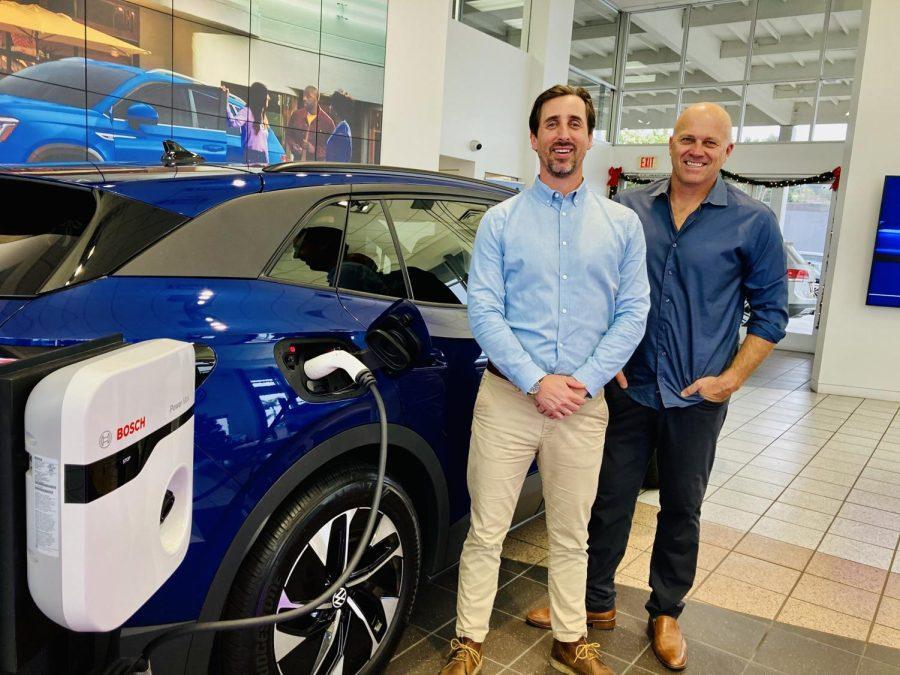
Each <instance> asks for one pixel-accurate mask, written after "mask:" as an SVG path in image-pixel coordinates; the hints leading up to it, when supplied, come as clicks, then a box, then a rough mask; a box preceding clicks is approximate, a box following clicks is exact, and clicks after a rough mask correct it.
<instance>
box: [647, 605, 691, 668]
mask: <svg viewBox="0 0 900 675" xmlns="http://www.w3.org/2000/svg"><path fill="white" fill-rule="evenodd" d="M647 637H649V638H650V644H651V646H652V647H653V653H654V654H656V658H657V659H659V662H660V663H661V664H663V665H664V666H665V667H666V668H668V669H669V670H684V669H685V666H687V643H686V642H685V641H684V636H683V635H682V634H681V629H680V628H679V627H678V621H677V620H676V619H675V618H674V617H671V616H665V615H664V614H660V615H659V616H658V617H656V618H655V619H649V620H648V621H647Z"/></svg>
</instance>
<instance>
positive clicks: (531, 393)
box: [526, 375, 547, 396]
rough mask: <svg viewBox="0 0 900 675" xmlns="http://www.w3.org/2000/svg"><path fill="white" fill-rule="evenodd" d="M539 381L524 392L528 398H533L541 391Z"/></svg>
mask: <svg viewBox="0 0 900 675" xmlns="http://www.w3.org/2000/svg"><path fill="white" fill-rule="evenodd" d="M544 377H547V376H546V375H545V376H544ZM543 379H544V378H543V377H542V378H541V380H543ZM541 380H538V381H537V382H535V383H534V385H532V387H531V389H529V390H528V391H527V392H526V393H527V394H528V395H529V396H535V395H537V393H538V392H539V391H540V390H541Z"/></svg>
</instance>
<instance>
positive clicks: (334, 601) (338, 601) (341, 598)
mask: <svg viewBox="0 0 900 675" xmlns="http://www.w3.org/2000/svg"><path fill="white" fill-rule="evenodd" d="M346 602H347V589H346V588H341V589H339V590H338V592H337V593H335V594H334V595H333V596H331V606H332V607H334V608H335V609H340V608H341V607H343V606H344V603H346Z"/></svg>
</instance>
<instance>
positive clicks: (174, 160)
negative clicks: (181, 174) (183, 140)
mask: <svg viewBox="0 0 900 675" xmlns="http://www.w3.org/2000/svg"><path fill="white" fill-rule="evenodd" d="M162 144H163V154H162V157H160V158H159V161H161V162H162V163H163V166H196V165H197V164H204V163H205V162H206V158H205V157H204V156H203V155H198V154H197V153H196V152H191V151H190V150H188V149H187V148H185V147H184V146H182V145H180V144H178V143H176V142H175V141H173V140H172V139H171V138H168V139H166V140H164V141H163V142H162Z"/></svg>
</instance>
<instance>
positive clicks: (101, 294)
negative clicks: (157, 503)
mask: <svg viewBox="0 0 900 675" xmlns="http://www.w3.org/2000/svg"><path fill="white" fill-rule="evenodd" d="M101 170H102V169H101ZM236 180H237V181H245V183H244V184H243V185H236V184H235V181H236ZM78 182H80V183H81V184H83V185H86V186H89V187H96V188H102V189H104V190H108V191H111V192H116V193H118V194H122V195H125V196H129V197H132V198H136V199H140V200H142V201H146V202H149V203H153V204H156V205H158V206H163V207H165V208H169V209H172V210H176V211H178V212H179V213H183V214H184V215H188V216H190V215H195V214H196V213H199V212H201V211H203V210H206V209H207V208H209V207H211V206H213V205H215V204H216V203H220V202H223V201H227V200H229V199H233V198H235V197H238V196H240V195H242V194H245V193H246V192H248V191H249V192H255V191H259V190H281V189H289V188H297V187H303V186H310V185H322V184H334V183H339V184H347V185H348V189H349V188H350V184H352V185H353V189H354V190H356V191H358V190H365V184H366V183H369V184H374V183H378V184H397V185H398V187H400V186H402V185H409V184H418V185H433V186H441V187H460V186H463V185H466V186H470V185H469V184H468V183H466V182H465V181H460V180H458V179H454V178H452V177H446V178H445V177H442V176H418V175H417V176H411V175H410V174H408V173H403V172H397V171H391V170H390V169H386V170H383V171H371V170H369V171H356V170H351V171H348V172H339V173H333V174H328V173H322V172H321V171H311V172H303V171H298V172H296V173H292V172H288V173H265V172H258V171H257V172H248V171H239V170H234V169H228V168H222V169H221V171H218V172H216V171H213V172H212V173H211V174H194V175H183V176H182V177H180V178H165V179H160V178H154V177H153V176H152V175H151V174H148V175H145V176H144V177H143V178H142V179H136V178H135V176H130V177H128V178H120V179H118V180H117V179H116V177H115V175H113V174H112V173H111V174H110V175H107V176H105V177H104V176H96V177H95V178H91V177H88V178H84V177H82V178H80V179H78ZM496 196H497V198H498V200H499V199H502V198H505V197H506V196H508V193H507V192H504V191H500V190H498V191H497V193H496ZM210 292H211V293H212V294H211V295H210ZM392 302H393V301H391V300H389V299H382V298H369V297H359V296H354V295H349V294H338V293H335V292H334V291H331V290H321V289H312V288H306V287H301V286H294V285H289V284H281V283H276V282H272V281H267V280H263V279H258V280H246V279H243V280H239V279H222V278H216V279H196V278H145V277H125V276H112V277H106V278H100V279H96V280H94V281H90V282H87V283H83V284H79V285H75V286H72V287H69V288H66V289H64V290H60V291H55V292H51V293H47V294H45V295H41V296H38V297H36V298H34V299H31V300H24V299H9V300H2V301H0V303H2V304H0V344H5V345H19V346H21V345H27V346H44V347H49V346H64V345H68V344H72V343H76V342H79V341H83V340H88V339H91V338H96V337H100V336H104V335H109V334H112V333H122V334H123V336H124V339H125V340H126V341H128V342H134V341H140V340H147V339H152V338H159V337H170V338H174V339H178V340H184V341H188V342H194V343H202V344H205V345H208V346H210V347H212V348H213V349H214V350H215V353H216V356H217V362H216V366H215V368H214V370H213V371H212V373H211V374H210V375H209V377H208V378H207V379H206V380H205V381H204V382H203V384H202V385H201V386H200V387H199V389H198V391H197V398H196V404H195V476H194V520H193V528H192V533H191V544H190V546H189V549H188V553H187V556H186V558H185V561H184V562H183V563H182V565H181V566H180V567H179V569H178V571H177V572H176V573H175V574H174V575H173V576H172V577H171V578H170V580H169V581H168V582H167V583H166V584H165V585H164V586H163V587H162V588H161V589H160V590H159V591H158V592H157V593H156V594H155V595H154V597H153V598H151V599H150V601H148V602H147V603H146V604H145V606H144V607H143V608H142V609H141V610H140V611H139V612H138V613H137V614H136V615H135V617H133V618H132V620H131V621H130V622H129V625H132V626H150V625H158V624H164V623H171V622H176V621H183V620H190V619H194V618H196V617H197V616H198V614H199V613H200V610H201V608H202V606H203V603H204V600H205V598H206V595H207V592H208V590H209V587H210V584H211V582H212V580H213V577H214V576H215V574H216V571H217V570H218V567H219V564H220V562H221V561H222V559H223V557H224V555H225V552H226V551H227V550H228V547H229V545H230V544H231V542H232V540H233V539H234V536H235V534H236V533H237V532H238V530H239V528H240V527H241V525H242V524H243V522H244V521H245V519H246V518H247V516H248V514H249V513H250V512H251V511H252V510H253V508H254V506H256V505H257V504H258V503H259V501H260V499H261V498H262V497H263V495H265V493H266V491H267V490H269V488H270V487H271V486H272V485H273V484H274V483H275V482H276V481H277V480H278V479H279V477H281V476H282V475H283V474H284V473H285V472H286V471H287V470H288V468H290V467H291V466H292V465H293V464H294V463H295V462H296V461H297V460H298V459H299V458H301V457H302V456H303V455H304V454H305V453H307V452H309V450H310V449H312V448H314V447H316V446H318V445H319V444H321V443H323V442H324V441H326V440H328V439H330V438H333V437H334V436H336V435H337V434H339V433H340V432H342V431H345V430H348V429H352V428H355V427H359V426H360V425H365V424H370V423H373V422H375V421H376V419H375V415H374V411H373V409H372V406H371V403H370V402H369V401H368V400H366V399H350V400H347V401H341V402H330V403H326V404H316V403H308V402H305V401H303V400H302V399H301V398H300V397H298V396H297V394H296V392H295V391H294V390H293V389H292V388H291V386H290V385H289V383H288V382H287V381H286V380H285V378H284V376H283V375H282V373H281V371H280V370H279V368H278V366H277V364H276V361H275V358H274V345H275V344H276V343H277V342H278V341H279V340H281V339H283V338H294V337H298V336H303V337H332V338H333V337H339V338H342V339H346V340H349V341H351V342H352V343H353V344H356V345H358V346H359V347H360V348H363V347H365V331H366V329H367V327H368V325H369V324H370V323H371V322H372V321H373V320H374V319H375V318H376V317H378V316H379V315H380V314H381V313H382V312H384V311H385V310H386V309H387V308H388V307H389V306H390V305H391V304H392ZM422 310H423V312H439V313H443V317H442V323H444V324H447V325H450V326H453V325H456V326H458V327H464V324H465V321H466V318H465V309H464V308H457V307H426V308H422ZM451 332H452V331H451ZM432 340H433V345H432V346H433V348H432V349H431V351H430V352H429V353H428V354H426V355H424V357H423V360H422V363H420V364H417V367H416V368H414V369H413V370H412V371H410V372H409V373H406V374H403V375H401V376H399V377H393V378H391V377H386V376H385V375H384V374H383V373H377V377H378V380H379V387H380V388H381V390H382V394H383V396H384V399H385V403H386V407H387V411H388V416H389V420H390V421H391V422H392V423H396V424H401V425H403V426H406V427H408V428H409V429H411V430H412V431H414V432H415V433H417V434H418V435H419V436H420V437H422V438H424V439H425V440H426V441H427V442H428V444H429V445H430V446H431V448H432V449H433V450H434V451H435V454H436V455H437V458H438V461H439V462H440V464H441V466H442V468H443V470H444V474H445V478H446V482H447V486H448V489H449V499H450V504H449V511H450V516H451V522H453V521H455V520H457V519H459V518H461V517H463V516H465V514H466V513H467V511H468V508H469V499H468V494H467V492H466V488H465V465H466V462H465V457H466V453H467V450H468V447H467V444H468V436H469V428H470V415H471V409H472V405H473V404H474V398H475V393H476V390H477V385H478V381H479V378H480V375H481V372H482V370H483V368H484V365H485V363H484V359H483V357H482V355H481V350H480V348H479V347H478V346H477V344H476V343H475V342H474V340H472V339H471V337H468V338H460V337H453V336H452V335H450V336H448V337H432Z"/></svg>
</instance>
